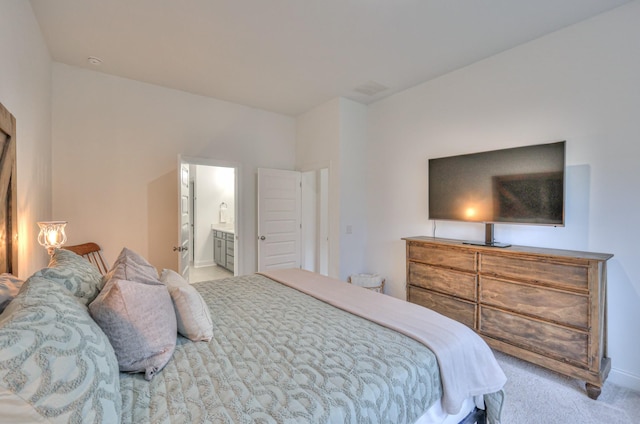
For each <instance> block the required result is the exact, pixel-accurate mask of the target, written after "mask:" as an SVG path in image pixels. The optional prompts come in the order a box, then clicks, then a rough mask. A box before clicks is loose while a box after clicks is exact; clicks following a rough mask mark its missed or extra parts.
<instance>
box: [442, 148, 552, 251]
mask: <svg viewBox="0 0 640 424" xmlns="http://www.w3.org/2000/svg"><path fill="white" fill-rule="evenodd" d="M564 181H565V142H564V141H560V142H555V143H547V144H537V145H533V146H524V147H514V148H509V149H501V150H494V151H488V152H480V153H471V154H464V155H458V156H449V157H443V158H436V159H429V219H432V220H453V221H469V222H483V223H485V224H487V225H486V237H485V241H484V242H478V243H477V244H483V245H490V246H498V247H505V245H502V244H500V243H496V242H495V241H494V240H493V224H495V223H507V224H530V225H553V226H563V225H564V199H565V189H564V187H565V183H564ZM474 244H476V243H474Z"/></svg>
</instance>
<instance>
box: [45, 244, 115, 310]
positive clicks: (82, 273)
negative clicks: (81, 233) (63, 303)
mask: <svg viewBox="0 0 640 424" xmlns="http://www.w3.org/2000/svg"><path fill="white" fill-rule="evenodd" d="M34 276H40V277H44V278H46V279H48V280H52V281H55V282H56V283H58V284H61V285H63V286H64V287H65V288H67V290H69V291H70V292H71V293H72V294H73V295H74V296H76V297H77V298H79V299H80V301H81V302H82V303H84V304H85V305H88V304H89V303H91V301H92V300H93V299H95V297H96V296H97V295H98V292H99V291H100V289H102V286H103V285H104V282H103V279H102V275H101V274H100V271H98V268H96V267H95V266H93V265H91V262H89V261H88V260H86V259H85V258H83V257H82V256H80V255H77V254H75V253H73V252H72V251H70V250H64V249H56V250H55V251H54V252H53V255H52V256H51V260H50V261H49V267H48V268H43V269H41V270H40V271H38V272H36V273H35V274H34Z"/></svg>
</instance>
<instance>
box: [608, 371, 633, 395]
mask: <svg viewBox="0 0 640 424" xmlns="http://www.w3.org/2000/svg"><path fill="white" fill-rule="evenodd" d="M607 382H609V383H613V384H615V385H616V386H621V387H624V388H626V389H630V390H634V391H636V392H640V376H638V375H633V374H629V373H628V372H626V371H622V370H618V369H615V368H611V371H610V372H609V377H608V378H607Z"/></svg>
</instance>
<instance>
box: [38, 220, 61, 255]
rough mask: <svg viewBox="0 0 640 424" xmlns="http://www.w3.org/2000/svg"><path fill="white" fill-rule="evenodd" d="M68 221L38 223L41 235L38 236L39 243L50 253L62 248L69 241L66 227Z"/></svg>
mask: <svg viewBox="0 0 640 424" xmlns="http://www.w3.org/2000/svg"><path fill="white" fill-rule="evenodd" d="M65 225H67V221H41V222H38V227H40V234H38V243H40V244H41V245H42V246H44V247H46V248H47V250H48V251H49V253H51V252H52V251H53V249H55V248H56V247H60V246H62V245H63V244H64V243H65V242H66V241H67V235H66V234H65V232H64V227H65Z"/></svg>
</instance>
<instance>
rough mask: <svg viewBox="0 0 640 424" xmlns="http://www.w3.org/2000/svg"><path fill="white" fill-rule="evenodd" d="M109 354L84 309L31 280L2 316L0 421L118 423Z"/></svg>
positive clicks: (115, 375)
mask: <svg viewBox="0 0 640 424" xmlns="http://www.w3.org/2000/svg"><path fill="white" fill-rule="evenodd" d="M121 410H122V397H121V395H120V375H119V372H118V362H117V360H116V356H115V353H114V351H113V349H112V347H111V345H110V344H109V341H108V339H107V337H106V336H105V334H104V333H103V332H102V330H100V328H99V327H98V325H97V324H96V323H95V322H94V321H93V320H92V319H91V317H90V316H89V313H88V312H87V309H86V307H85V306H83V305H82V304H81V303H80V301H79V299H77V298H76V297H75V296H73V295H72V294H71V293H70V292H69V291H68V290H66V289H65V288H61V287H60V284H58V283H56V282H52V281H49V280H46V279H44V278H42V277H36V276H33V277H31V278H29V279H28V280H27V281H26V282H25V283H24V284H23V286H22V289H21V291H20V293H19V294H18V295H17V296H16V298H15V299H14V300H13V301H12V302H11V303H10V304H9V306H7V308H6V309H5V312H4V314H2V316H0V411H1V412H0V421H2V422H53V423H81V422H95V423H118V422H120V416H121Z"/></svg>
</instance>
